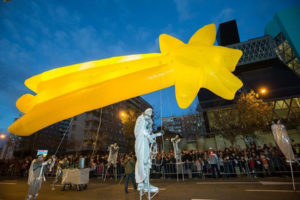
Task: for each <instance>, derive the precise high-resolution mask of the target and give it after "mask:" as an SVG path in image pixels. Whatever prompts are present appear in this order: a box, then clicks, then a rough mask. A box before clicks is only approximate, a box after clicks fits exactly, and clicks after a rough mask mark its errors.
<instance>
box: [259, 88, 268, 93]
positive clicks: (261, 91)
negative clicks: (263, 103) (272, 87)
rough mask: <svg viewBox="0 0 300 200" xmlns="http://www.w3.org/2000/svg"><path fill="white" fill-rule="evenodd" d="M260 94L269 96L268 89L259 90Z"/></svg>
mask: <svg viewBox="0 0 300 200" xmlns="http://www.w3.org/2000/svg"><path fill="white" fill-rule="evenodd" d="M259 93H260V94H267V89H266V88H261V89H260V90H259Z"/></svg>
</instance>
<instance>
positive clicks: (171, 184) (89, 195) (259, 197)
mask: <svg viewBox="0 0 300 200" xmlns="http://www.w3.org/2000/svg"><path fill="white" fill-rule="evenodd" d="M288 181H289V179H286V178H276V179H274V178H272V179H266V178H265V179H247V178H244V179H242V178H240V179H237V178H233V179H226V180H212V179H206V180H201V179H193V180H192V181H190V180H188V181H185V182H179V183H177V182H176V181H175V180H164V181H162V180H153V181H152V183H153V184H154V185H157V186H159V187H160V192H159V194H158V195H157V196H156V197H155V198H154V199H157V200H163V199H165V200H167V199H172V200H203V199H205V200H233V199H238V200H240V199H241V200H248V199H249V200H266V199H272V200H279V199H286V200H293V199H295V200H296V199H300V179H298V180H297V183H298V184H297V185H296V187H298V190H297V191H296V192H294V191H292V190H291V189H292V186H291V185H290V183H289V182H288ZM60 187H61V186H58V187H56V188H57V189H56V190H55V191H52V190H51V188H50V183H49V181H48V182H44V183H43V186H42V190H41V192H40V195H39V198H38V199H40V200H50V199H51V200H69V199H70V200H79V199H89V200H93V199H97V200H116V199H117V200H118V199H125V200H131V199H132V200H133V199H139V193H138V192H135V191H134V190H133V189H132V188H130V189H129V194H125V193H124V184H121V185H119V184H116V183H114V182H109V183H102V182H101V181H100V180H97V179H92V180H91V181H90V184H89V186H88V189H87V190H86V191H64V192H63V191H60ZM130 187H132V185H130ZM26 192H27V185H26V181H25V180H13V179H11V180H1V181H0V199H1V200H6V199H7V200H19V199H24V197H25V195H26Z"/></svg>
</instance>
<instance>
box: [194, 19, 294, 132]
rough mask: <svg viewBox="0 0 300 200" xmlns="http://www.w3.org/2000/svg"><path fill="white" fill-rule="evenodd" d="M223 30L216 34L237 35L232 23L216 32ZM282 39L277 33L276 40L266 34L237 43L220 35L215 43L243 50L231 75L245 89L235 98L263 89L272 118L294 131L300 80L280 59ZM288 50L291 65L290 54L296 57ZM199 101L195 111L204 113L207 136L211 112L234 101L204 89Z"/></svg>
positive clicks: (292, 69)
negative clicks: (280, 120) (238, 79)
mask: <svg viewBox="0 0 300 200" xmlns="http://www.w3.org/2000/svg"><path fill="white" fill-rule="evenodd" d="M227 23H228V24H227ZM224 24H225V25H224ZM234 24H236V23H234ZM224 27H226V30H219V31H218V32H224V31H233V32H235V34H236V30H237V27H235V28H232V29H230V28H228V27H232V22H225V23H223V24H221V25H220V26H219V29H223V28H224ZM235 34H231V35H235ZM299 34H300V32H299V33H298V35H299ZM223 35H224V34H223ZM225 35H226V34H225ZM229 35H230V34H229ZM281 36H282V34H279V35H278V36H276V37H277V38H276V37H275V38H272V37H271V36H270V35H265V36H261V37H258V38H254V39H250V40H248V41H245V42H237V41H238V40H236V39H235V40H232V41H231V42H230V41H228V38H222V35H219V38H218V42H220V43H219V44H220V45H222V44H224V42H222V41H223V40H225V41H226V46H227V47H230V48H236V49H240V50H242V51H243V56H242V58H241V59H240V61H239V63H238V64H237V67H236V70H235V72H234V74H235V75H236V76H238V77H239V78H240V79H241V80H242V81H243V83H244V86H243V88H242V89H240V90H239V91H238V92H237V94H236V97H235V99H236V98H238V97H239V94H240V93H241V92H242V91H245V92H249V91H250V90H254V91H255V92H257V93H258V92H259V90H260V88H262V87H264V88H266V90H267V91H268V92H267V93H266V94H265V95H264V96H262V98H263V100H264V101H265V102H268V103H269V104H271V105H272V106H273V119H274V120H275V119H279V118H281V119H285V121H286V123H289V124H290V127H294V128H295V127H297V126H299V124H300V121H299V119H300V98H299V97H300V78H299V75H298V72H297V69H296V68H293V67H291V66H289V64H288V62H286V61H285V59H282V56H281V54H280V51H282V49H284V47H281V46H280V45H282V40H281V42H278V37H281ZM283 43H284V41H283ZM287 51H288V52H289V57H288V58H289V60H290V62H293V63H294V62H295V56H294V57H293V56H291V55H296V54H295V53H291V52H292V48H289V49H287ZM291 59H292V60H291ZM293 59H294V60H293ZM198 99H199V102H200V106H199V108H198V110H199V111H201V112H203V115H204V119H205V124H206V131H207V133H208V134H209V133H211V134H212V133H213V131H212V130H213V128H212V127H213V126H214V121H213V120H212V116H213V112H215V111H216V109H220V108H224V109H230V107H231V106H232V105H233V103H234V102H235V100H233V101H227V100H224V99H221V98H220V97H218V96H216V95H214V94H213V93H211V92H210V91H208V90H206V89H201V90H200V91H199V93H198Z"/></svg>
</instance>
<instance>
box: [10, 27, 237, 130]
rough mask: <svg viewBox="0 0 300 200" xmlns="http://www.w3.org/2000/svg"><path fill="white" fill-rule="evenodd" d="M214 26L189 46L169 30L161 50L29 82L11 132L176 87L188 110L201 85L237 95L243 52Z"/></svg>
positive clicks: (45, 75) (57, 72)
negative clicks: (220, 40)
mask: <svg viewBox="0 0 300 200" xmlns="http://www.w3.org/2000/svg"><path fill="white" fill-rule="evenodd" d="M215 37H216V28H215V25H214V24H209V25H206V26H204V27H203V28H201V29H199V30H198V31H197V32H196V33H195V34H194V35H193V36H192V37H191V38H190V40H189V42H188V43H187V44H185V43H183V42H182V41H180V40H178V39H176V38H174V37H172V36H170V35H166V34H162V35H160V37H159V46H160V50H161V53H150V54H138V55H128V56H120V57H113V58H108V59H103V60H97V61H91V62H86V63H81V64H75V65H70V66H66V67H61V68H56V69H53V70H50V71H46V72H44V73H41V74H39V75H36V76H33V77H31V78H29V79H27V80H26V81H25V85H26V86H27V87H28V88H29V89H31V90H32V91H34V92H35V93H36V95H31V94H25V95H23V96H22V97H20V98H19V99H18V100H17V103H16V105H17V108H18V109H19V110H20V111H21V112H23V113H24V115H23V116H22V117H21V118H19V119H18V120H16V121H15V122H14V123H13V124H12V125H11V126H10V127H9V128H8V130H9V132H11V133H14V134H17V135H21V136H28V135H31V134H32V133H34V132H36V131H38V130H40V129H42V128H45V127H47V126H49V125H51V124H54V123H56V122H59V121H61V120H64V119H67V118H70V117H73V116H76V115H78V114H81V113H83V112H86V111H90V110H94V109H97V108H101V107H104V106H107V105H110V104H114V103H117V102H120V101H123V100H126V99H129V98H133V97H136V96H140V95H143V94H147V93H150V92H154V91H157V90H160V89H163V88H167V87H170V86H172V85H175V93H176V99H177V103H178V105H179V107H181V108H187V107H188V106H189V105H190V104H191V103H192V102H193V100H194V99H195V97H196V95H197V93H198V91H199V89H200V88H201V87H203V88H207V89H208V90H210V91H212V92H213V93H215V94H216V95H218V96H220V97H222V98H224V99H233V98H234V96H235V93H236V91H237V90H238V89H239V88H241V87H242V85H243V83H242V82H241V81H240V80H239V79H238V78H237V77H235V76H234V75H233V74H232V73H231V72H233V71H234V69H235V67H236V64H237V63H238V61H239V59H240V57H241V56H242V51H240V50H237V49H230V48H226V47H220V46H214V45H213V43H214V41H215Z"/></svg>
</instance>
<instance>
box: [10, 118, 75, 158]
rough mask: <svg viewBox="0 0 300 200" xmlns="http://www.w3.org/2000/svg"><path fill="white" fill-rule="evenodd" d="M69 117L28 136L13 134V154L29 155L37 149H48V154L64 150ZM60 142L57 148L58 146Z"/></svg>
mask: <svg viewBox="0 0 300 200" xmlns="http://www.w3.org/2000/svg"><path fill="white" fill-rule="evenodd" d="M69 124H70V119H67V120H63V121H61V122H58V123H55V124H53V125H51V126H48V127H46V128H44V129H42V130H40V131H38V132H36V133H34V134H32V135H30V136H26V137H21V136H15V137H16V138H15V140H16V143H17V145H16V146H15V150H14V151H15V154H16V155H17V156H18V155H31V154H34V153H36V152H37V151H38V150H48V153H49V154H54V153H55V152H56V151H58V153H63V152H65V151H66V141H65V140H64V139H66V138H67V137H68V134H69V131H68V127H69ZM60 143H61V145H60V147H59V149H58V146H59V144H60Z"/></svg>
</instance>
